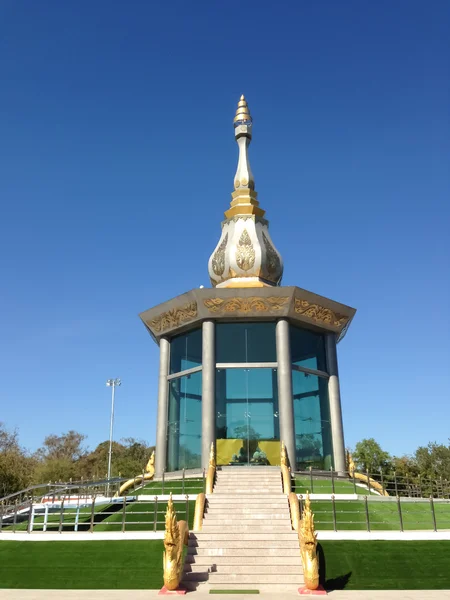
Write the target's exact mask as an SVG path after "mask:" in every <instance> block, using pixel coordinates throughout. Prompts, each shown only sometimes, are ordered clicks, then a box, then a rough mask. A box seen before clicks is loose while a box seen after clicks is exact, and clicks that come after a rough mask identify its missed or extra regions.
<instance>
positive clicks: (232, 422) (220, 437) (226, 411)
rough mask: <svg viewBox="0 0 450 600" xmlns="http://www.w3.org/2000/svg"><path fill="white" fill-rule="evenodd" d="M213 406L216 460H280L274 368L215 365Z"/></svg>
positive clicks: (233, 462)
mask: <svg viewBox="0 0 450 600" xmlns="http://www.w3.org/2000/svg"><path fill="white" fill-rule="evenodd" d="M216 409H217V419H216V431H217V464H222V465H236V466H239V465H254V466H258V465H269V464H279V456H280V442H279V440H280V432H279V424H278V421H279V418H278V393H277V372H276V369H270V368H226V369H218V370H217V374H216Z"/></svg>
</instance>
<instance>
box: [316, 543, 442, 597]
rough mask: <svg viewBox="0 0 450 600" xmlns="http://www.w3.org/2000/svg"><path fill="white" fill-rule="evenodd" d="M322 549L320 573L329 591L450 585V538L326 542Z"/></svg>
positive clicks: (433, 587)
mask: <svg viewBox="0 0 450 600" xmlns="http://www.w3.org/2000/svg"><path fill="white" fill-rule="evenodd" d="M319 550H320V554H319V556H320V558H321V560H320V568H319V573H320V577H321V581H322V584H323V585H324V587H325V588H326V589H328V590H333V589H346V590H380V589H381V590H383V589H385V590H439V589H449V588H450V568H449V565H450V541H448V542H447V541H444V542H443V541H436V542H418V541H411V542H387V541H376V542H350V541H349V542H347V541H345V542H342V541H336V542H334V541H333V542H331V541H324V542H321V543H320V545H319Z"/></svg>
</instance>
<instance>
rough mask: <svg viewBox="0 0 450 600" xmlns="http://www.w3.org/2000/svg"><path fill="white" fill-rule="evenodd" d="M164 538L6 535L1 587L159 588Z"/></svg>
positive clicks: (1, 546) (0, 544) (1, 547)
mask: <svg viewBox="0 0 450 600" xmlns="http://www.w3.org/2000/svg"><path fill="white" fill-rule="evenodd" d="M163 550H164V546H163V542H162V540H152V541H149V540H142V541H141V540H139V541H128V540H127V541H123V542H121V541H118V542H116V541H107V542H104V541H92V542H10V541H7V542H5V541H0V587H1V588H27V589H32V588H40V589H45V588H50V589H158V588H161V587H162V585H163V573H162V554H163Z"/></svg>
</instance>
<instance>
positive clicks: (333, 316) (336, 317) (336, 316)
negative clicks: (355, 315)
mask: <svg viewBox="0 0 450 600" xmlns="http://www.w3.org/2000/svg"><path fill="white" fill-rule="evenodd" d="M294 310H295V312H296V313H297V314H299V315H303V316H305V317H309V318H310V319H313V320H314V321H316V322H317V323H328V324H330V325H334V326H335V327H344V325H345V324H346V323H347V322H348V320H349V317H346V316H345V315H341V314H340V313H337V312H334V311H332V310H331V309H330V308H325V307H324V306H320V304H312V303H310V302H308V301H307V300H300V299H299V298H296V299H295V304H294Z"/></svg>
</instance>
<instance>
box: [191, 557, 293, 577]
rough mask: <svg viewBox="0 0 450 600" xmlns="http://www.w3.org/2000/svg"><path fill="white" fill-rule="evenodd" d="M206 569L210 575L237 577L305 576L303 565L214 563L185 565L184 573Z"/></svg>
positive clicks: (201, 571) (202, 571) (200, 571)
mask: <svg viewBox="0 0 450 600" xmlns="http://www.w3.org/2000/svg"><path fill="white" fill-rule="evenodd" d="M205 568H206V569H207V571H208V572H209V573H219V574H222V573H230V574H236V575H258V574H259V575H276V574H278V575H279V576H280V577H284V575H303V569H302V566H301V564H298V565H254V564H253V565H252V564H248V565H246V564H244V565H242V564H241V565H221V564H220V565H219V564H217V563H214V561H212V562H211V563H210V565H209V567H206V565H197V564H185V565H184V573H204V572H205Z"/></svg>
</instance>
